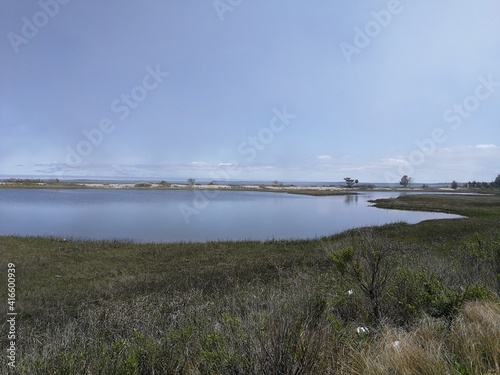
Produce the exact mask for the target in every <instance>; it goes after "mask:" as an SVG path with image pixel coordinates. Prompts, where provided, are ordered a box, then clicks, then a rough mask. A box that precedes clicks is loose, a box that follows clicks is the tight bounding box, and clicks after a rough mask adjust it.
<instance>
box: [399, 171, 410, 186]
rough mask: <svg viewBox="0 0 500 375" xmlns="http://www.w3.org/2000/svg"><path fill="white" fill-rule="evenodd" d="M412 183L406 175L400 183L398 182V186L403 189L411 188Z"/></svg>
mask: <svg viewBox="0 0 500 375" xmlns="http://www.w3.org/2000/svg"><path fill="white" fill-rule="evenodd" d="M412 182H413V177H408V175H406V174H405V175H404V176H403V177H401V181H399V184H400V185H402V186H403V187H408V186H411V183H412Z"/></svg>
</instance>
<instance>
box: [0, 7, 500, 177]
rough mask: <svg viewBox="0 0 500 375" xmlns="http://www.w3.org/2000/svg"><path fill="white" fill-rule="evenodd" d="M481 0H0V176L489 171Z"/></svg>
mask: <svg viewBox="0 0 500 375" xmlns="http://www.w3.org/2000/svg"><path fill="white" fill-rule="evenodd" d="M499 16H500V2H498V1H497V0H479V1H466V0H463V1H456V0H442V1H435V0H419V1H411V0H401V1H398V0H390V1H378V0H370V1H352V0H335V1H333V0H307V1H303V0H301V1H299V0H147V1H132V0H85V1H81V0H40V1H17V0H3V1H1V2H0V67H1V69H0V177H2V176H3V177H21V176H39V177H40V178H62V179H64V178H74V177H77V178H102V179H108V178H116V179H120V178H123V179H133V178H137V179H152V180H167V181H168V180H169V179H170V180H176V179H187V178H196V179H210V180H223V181H231V180H235V181H241V180H249V181H251V180H269V181H274V180H278V181H341V180H343V178H344V177H351V178H354V179H358V180H359V181H360V182H397V181H399V179H400V178H401V176H402V175H404V174H407V175H409V176H411V177H413V178H414V180H415V182H417V183H419V182H421V183H432V182H449V181H452V180H457V181H460V182H467V181H471V180H478V181H492V180H494V179H495V177H496V176H497V175H498V174H499V173H500V130H499V129H500V38H499V37H498V36H499V35H500V22H498V19H499Z"/></svg>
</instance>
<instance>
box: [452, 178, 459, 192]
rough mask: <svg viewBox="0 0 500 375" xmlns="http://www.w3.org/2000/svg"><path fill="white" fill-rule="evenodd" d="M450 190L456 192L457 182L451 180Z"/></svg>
mask: <svg viewBox="0 0 500 375" xmlns="http://www.w3.org/2000/svg"><path fill="white" fill-rule="evenodd" d="M451 188H452V189H454V190H456V189H458V182H456V181H455V180H453V182H452V183H451Z"/></svg>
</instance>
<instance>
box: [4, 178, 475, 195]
mask: <svg viewBox="0 0 500 375" xmlns="http://www.w3.org/2000/svg"><path fill="white" fill-rule="evenodd" d="M0 189H134V190H222V191H256V192H273V193H288V194H300V195H312V196H330V195H356V194H358V193H359V192H362V191H384V192H426V193H443V192H454V193H457V194H460V193H479V194H481V193H482V191H478V190H475V189H470V188H458V189H452V188H449V187H439V188H422V187H407V188H404V187H369V188H367V187H366V186H359V187H352V188H348V187H346V186H295V185H288V186H276V185H252V184H248V185H232V184H194V185H188V184H181V183H169V184H165V183H145V182H138V183H135V184H131V183H123V184H122V183H96V182H89V183H87V182H85V183H74V182H60V181H58V182H51V181H48V182H29V183H26V182H0Z"/></svg>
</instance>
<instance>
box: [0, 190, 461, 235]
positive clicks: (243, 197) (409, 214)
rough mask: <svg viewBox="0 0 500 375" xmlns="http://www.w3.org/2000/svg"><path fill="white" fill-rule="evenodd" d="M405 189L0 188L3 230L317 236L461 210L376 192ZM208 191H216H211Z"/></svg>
mask: <svg viewBox="0 0 500 375" xmlns="http://www.w3.org/2000/svg"><path fill="white" fill-rule="evenodd" d="M398 195H399V193H390V192H387V193H386V192H366V193H361V194H359V195H357V196H331V197H311V196H302V195H291V194H284V193H264V192H237V191H218V192H213V191H212V192H209V191H207V192H202V191H196V190H163V191H155V190H111V189H109V190H95V189H87V190H41V189H0V235H21V236H26V235H41V236H58V237H64V238H89V239H130V240H134V241H138V242H149V241H152V242H174V241H209V240H218V239H220V240H227V239H230V240H241V239H253V240H267V239H272V238H276V239H291V238H314V237H321V236H327V235H331V234H334V233H338V232H340V231H343V230H345V229H350V228H354V227H360V226H366V225H381V224H386V223H392V222H396V221H405V222H407V223H417V222H419V221H422V220H428V219H441V218H456V217H459V216H457V215H448V214H441V213H429V212H413V211H395V210H384V209H379V208H374V207H370V203H368V200H370V199H377V198H387V197H396V196H398ZM207 197H208V198H207Z"/></svg>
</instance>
